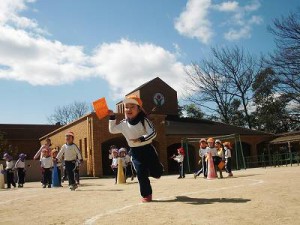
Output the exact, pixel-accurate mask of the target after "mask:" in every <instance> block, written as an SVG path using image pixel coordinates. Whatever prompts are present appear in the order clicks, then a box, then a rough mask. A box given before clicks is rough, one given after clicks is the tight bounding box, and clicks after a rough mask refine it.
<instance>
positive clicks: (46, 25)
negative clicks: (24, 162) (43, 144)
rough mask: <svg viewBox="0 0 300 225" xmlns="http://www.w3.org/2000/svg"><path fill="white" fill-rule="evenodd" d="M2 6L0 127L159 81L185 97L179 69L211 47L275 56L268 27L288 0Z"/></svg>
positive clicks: (9, 1)
mask: <svg viewBox="0 0 300 225" xmlns="http://www.w3.org/2000/svg"><path fill="white" fill-rule="evenodd" d="M288 3H289V4H287V3H286V1H283V0H272V1H269V0H260V1H259V0H243V1H220V0H215V1H213V0H188V1H183V0H164V1H161V0H151V1H140V0H118V1H117V0H109V1H108V0H107V1H96V0H77V1H74V0H1V1H0V96H1V97H2V98H1V100H2V102H1V108H0V123H47V116H49V115H50V114H51V113H52V112H53V110H54V108H55V107H56V106H60V105H65V104H68V103H71V102H73V101H75V100H76V101H86V102H92V101H93V100H96V99H98V98H100V97H103V96H105V97H106V98H107V100H108V103H109V105H110V107H111V108H114V104H115V103H116V102H118V101H119V100H120V99H122V98H123V96H124V94H126V93H127V92H129V91H130V90H132V89H134V88H135V87H137V86H139V85H141V84H142V83H144V82H146V81H148V80H150V79H152V78H154V77H156V76H160V77H161V78H162V79H163V80H165V81H166V82H168V83H169V84H170V85H171V86H172V87H173V88H175V89H176V90H177V91H178V92H179V96H182V93H183V91H184V90H183V85H182V84H183V83H184V80H185V75H184V68H185V67H187V66H188V65H189V64H190V63H191V62H193V61H199V60H201V59H202V58H203V57H207V56H209V49H210V48H211V47H212V46H230V45H238V46H241V47H244V48H245V49H246V50H248V51H249V52H250V53H251V54H254V55H257V56H259V55H260V54H266V53H268V52H270V51H272V50H273V48H274V42H273V37H272V35H271V34H270V33H269V32H268V31H267V26H268V25H270V24H271V23H272V20H273V19H274V18H278V17H281V16H284V15H287V14H288V13H289V12H290V11H292V10H294V9H295V8H297V7H299V6H300V4H299V3H298V1H296V0H289V1H288Z"/></svg>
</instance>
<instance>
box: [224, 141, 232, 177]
mask: <svg viewBox="0 0 300 225" xmlns="http://www.w3.org/2000/svg"><path fill="white" fill-rule="evenodd" d="M224 149H225V169H226V172H227V173H228V177H232V176H233V174H232V171H231V149H232V147H231V144H230V142H225V143H224Z"/></svg>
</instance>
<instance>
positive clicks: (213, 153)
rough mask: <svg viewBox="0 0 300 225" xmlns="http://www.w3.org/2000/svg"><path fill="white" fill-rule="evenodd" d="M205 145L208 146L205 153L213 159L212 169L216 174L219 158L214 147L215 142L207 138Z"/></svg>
mask: <svg viewBox="0 0 300 225" xmlns="http://www.w3.org/2000/svg"><path fill="white" fill-rule="evenodd" d="M207 144H208V147H207V153H210V154H211V156H212V158H213V162H214V169H215V172H216V174H217V168H218V165H219V163H220V161H221V160H220V157H219V156H218V150H217V149H216V147H215V140H214V139H213V138H208V139H207Z"/></svg>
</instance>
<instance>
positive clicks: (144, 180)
mask: <svg viewBox="0 0 300 225" xmlns="http://www.w3.org/2000/svg"><path fill="white" fill-rule="evenodd" d="M132 162H133V165H134V168H135V170H136V174H137V178H138V180H139V184H140V193H141V196H142V197H147V196H149V195H152V188H151V184H150V180H149V178H148V176H149V172H148V169H147V168H146V167H145V163H142V162H141V161H140V160H139V159H134V158H133V159H132Z"/></svg>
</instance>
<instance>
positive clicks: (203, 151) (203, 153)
mask: <svg viewBox="0 0 300 225" xmlns="http://www.w3.org/2000/svg"><path fill="white" fill-rule="evenodd" d="M199 145H200V149H199V156H200V159H201V164H202V168H201V169H200V170H198V171H197V172H196V173H194V178H195V179H196V178H197V177H198V176H200V174H201V173H203V175H204V178H206V177H207V167H206V162H205V157H206V153H207V142H206V139H205V138H201V139H200V141H199Z"/></svg>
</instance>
